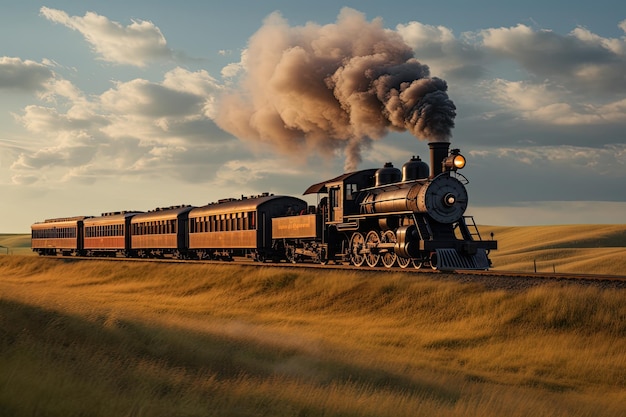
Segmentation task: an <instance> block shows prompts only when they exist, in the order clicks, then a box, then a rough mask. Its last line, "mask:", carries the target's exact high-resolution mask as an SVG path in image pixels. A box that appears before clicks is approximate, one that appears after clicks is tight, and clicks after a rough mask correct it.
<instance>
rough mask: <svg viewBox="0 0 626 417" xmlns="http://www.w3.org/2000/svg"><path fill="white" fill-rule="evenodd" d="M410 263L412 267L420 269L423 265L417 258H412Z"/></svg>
mask: <svg viewBox="0 0 626 417" xmlns="http://www.w3.org/2000/svg"><path fill="white" fill-rule="evenodd" d="M412 263H413V268H415V269H422V266H423V265H424V264H423V263H422V261H418V260H417V259H413V261H412Z"/></svg>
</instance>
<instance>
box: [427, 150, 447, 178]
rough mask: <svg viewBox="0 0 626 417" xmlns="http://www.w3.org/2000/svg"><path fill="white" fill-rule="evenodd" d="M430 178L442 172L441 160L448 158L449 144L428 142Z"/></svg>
mask: <svg viewBox="0 0 626 417" xmlns="http://www.w3.org/2000/svg"><path fill="white" fill-rule="evenodd" d="M428 147H429V148H430V178H431V179H432V178H435V177H436V176H437V175H439V174H441V173H442V172H443V166H442V165H443V160H444V159H446V158H447V157H448V152H449V149H450V142H430V143H429V144H428Z"/></svg>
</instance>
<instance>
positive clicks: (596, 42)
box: [480, 24, 626, 95]
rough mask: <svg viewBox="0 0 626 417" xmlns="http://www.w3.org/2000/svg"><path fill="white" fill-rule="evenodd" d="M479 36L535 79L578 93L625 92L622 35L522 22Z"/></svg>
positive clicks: (489, 48)
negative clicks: (557, 30)
mask: <svg viewBox="0 0 626 417" xmlns="http://www.w3.org/2000/svg"><path fill="white" fill-rule="evenodd" d="M480 36H481V37H482V44H483V46H484V48H485V49H486V50H487V51H489V52H491V53H494V54H496V55H497V56H502V57H505V58H508V59H512V60H514V61H515V62H517V63H519V64H520V65H521V66H522V67H523V68H525V69H526V70H527V71H529V73H530V74H531V75H532V76H534V77H538V78H539V79H545V78H549V79H550V80H551V81H552V82H554V83H557V84H561V85H564V86H566V87H567V88H569V89H571V90H572V91H578V92H580V93H589V92H594V93H596V94H597V93H601V94H604V95H613V94H621V95H623V93H624V92H626V83H625V82H624V73H626V53H625V52H626V37H622V38H621V39H608V38H602V37H600V36H599V35H596V34H593V33H591V32H590V31H588V30H587V29H584V28H577V29H575V30H573V31H572V32H570V33H569V34H567V35H560V34H557V33H555V32H552V31H549V30H533V29H532V28H530V27H528V26H526V25H522V24H519V25H517V26H515V27H510V28H493V29H485V30H483V31H481V32H480Z"/></svg>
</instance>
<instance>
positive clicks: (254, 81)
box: [216, 8, 456, 171]
mask: <svg viewBox="0 0 626 417" xmlns="http://www.w3.org/2000/svg"><path fill="white" fill-rule="evenodd" d="M246 57H247V59H246V63H245V66H246V68H245V69H246V72H245V74H244V75H243V77H242V78H241V80H240V82H239V84H238V85H236V88H235V89H233V90H231V91H229V92H228V93H226V94H225V95H224V96H223V97H222V98H221V103H220V104H221V105H220V106H219V110H218V114H217V117H216V122H217V124H218V125H219V126H220V127H221V128H223V129H224V130H226V131H228V132H230V133H232V134H234V135H235V136H237V137H239V138H241V139H245V140H254V141H256V142H261V143H269V144H271V145H273V146H275V147H276V148H277V149H278V150H281V151H283V152H303V151H315V152H319V153H321V154H325V155H326V154H331V155H332V154H333V153H334V152H335V151H336V150H337V149H341V150H343V151H344V152H345V155H346V161H345V169H346V171H352V170H354V169H356V167H357V165H358V163H359V162H360V161H361V149H362V148H363V147H364V146H367V145H368V144H369V143H370V142H371V140H372V139H380V138H382V137H383V136H385V134H387V133H388V132H389V131H390V130H393V131H400V132H403V131H407V130H408V131H410V132H411V133H412V134H413V135H414V136H415V137H417V138H420V139H425V140H428V141H448V140H449V138H450V136H451V129H452V128H453V127H454V117H455V116H456V112H455V110H456V108H455V106H454V103H452V101H451V100H450V99H449V98H448V95H447V93H446V90H447V88H448V86H447V84H446V82H445V81H444V80H441V79H439V78H436V77H430V72H429V69H428V67H427V66H426V65H422V64H421V63H419V62H418V61H417V60H416V59H415V57H414V54H413V51H412V50H411V48H410V47H409V46H408V45H406V44H405V43H404V41H403V40H402V38H401V37H400V35H399V34H398V33H396V32H394V31H392V30H388V29H385V28H383V25H382V21H381V20H380V19H374V20H373V21H371V22H368V21H367V20H366V19H365V16H364V15H363V14H361V13H359V12H357V11H355V10H353V9H349V8H344V9H343V10H342V11H341V13H340V14H339V17H338V19H337V22H336V23H334V24H329V25H324V26H320V25H317V24H313V23H308V24H306V25H305V26H298V27H290V26H289V25H288V24H287V22H286V21H285V20H284V19H283V18H282V17H281V16H280V15H279V14H277V13H275V14H272V15H270V16H269V17H268V18H267V19H266V21H265V22H264V25H263V26H262V27H261V29H259V31H258V32H256V33H255V34H254V35H253V36H252V37H251V38H250V41H249V45H248V50H247V55H246Z"/></svg>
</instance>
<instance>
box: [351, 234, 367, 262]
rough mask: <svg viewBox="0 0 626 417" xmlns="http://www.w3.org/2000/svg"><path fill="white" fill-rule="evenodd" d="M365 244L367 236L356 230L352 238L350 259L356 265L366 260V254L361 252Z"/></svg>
mask: <svg viewBox="0 0 626 417" xmlns="http://www.w3.org/2000/svg"><path fill="white" fill-rule="evenodd" d="M364 245H365V238H364V237H363V235H362V234H361V233H359V232H356V233H355V234H353V235H352V237H351V238H350V261H351V262H352V264H353V265H354V266H361V265H363V262H365V255H363V254H362V253H361V250H363V246H364Z"/></svg>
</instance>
